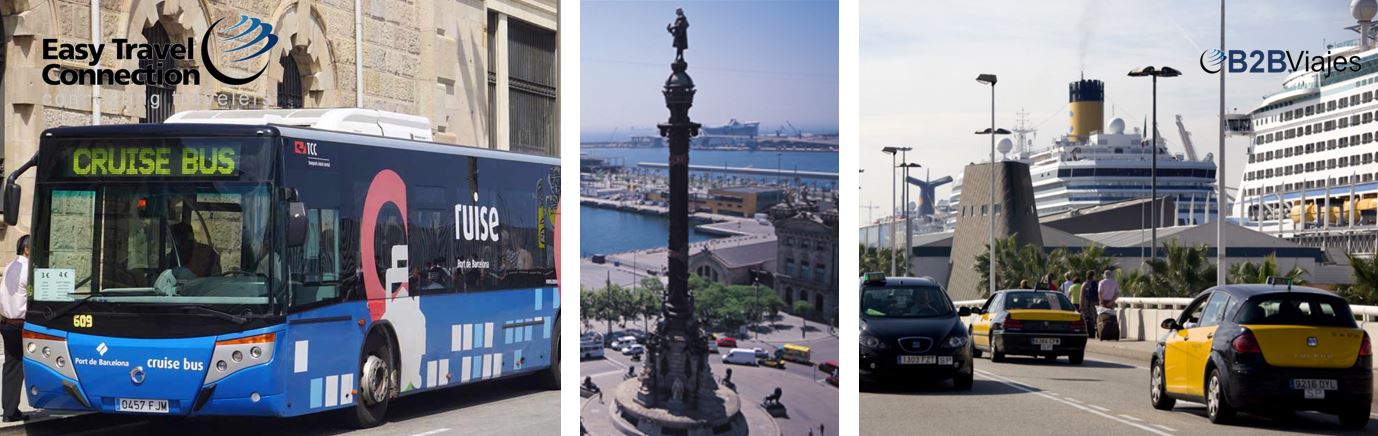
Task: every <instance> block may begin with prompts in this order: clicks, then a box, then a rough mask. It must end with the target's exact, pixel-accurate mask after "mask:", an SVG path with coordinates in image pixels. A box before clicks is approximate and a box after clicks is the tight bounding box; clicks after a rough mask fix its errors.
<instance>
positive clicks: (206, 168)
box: [63, 146, 239, 177]
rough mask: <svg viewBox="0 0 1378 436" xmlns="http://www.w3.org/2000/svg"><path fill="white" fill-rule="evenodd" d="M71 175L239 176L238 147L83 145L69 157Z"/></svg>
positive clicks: (69, 172) (68, 173) (73, 149)
mask: <svg viewBox="0 0 1378 436" xmlns="http://www.w3.org/2000/svg"><path fill="white" fill-rule="evenodd" d="M67 160H68V162H67V165H64V166H63V167H64V168H66V169H67V171H66V172H67V175H68V176H72V177H223V176H236V175H238V170H239V147H237V146H222V147H172V146H82V147H74V148H72V150H71V154H70V155H69V157H68V158H67Z"/></svg>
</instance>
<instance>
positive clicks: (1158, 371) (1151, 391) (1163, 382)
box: [1148, 360, 1177, 410]
mask: <svg viewBox="0 0 1378 436" xmlns="http://www.w3.org/2000/svg"><path fill="white" fill-rule="evenodd" d="M1152 366H1153V370H1152V371H1151V372H1150V374H1152V375H1150V376H1149V379H1148V400H1149V402H1151V403H1152V404H1153V408H1154V409H1158V410H1172V406H1174V405H1176V404H1177V399H1176V398H1172V397H1169V396H1167V378H1166V375H1164V374H1163V363H1162V362H1159V361H1157V360H1154V361H1153V365H1152Z"/></svg>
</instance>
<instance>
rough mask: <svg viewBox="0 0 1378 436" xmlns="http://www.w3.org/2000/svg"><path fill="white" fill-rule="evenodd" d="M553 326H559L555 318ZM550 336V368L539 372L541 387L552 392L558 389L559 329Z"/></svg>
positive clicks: (557, 319)
mask: <svg viewBox="0 0 1378 436" xmlns="http://www.w3.org/2000/svg"><path fill="white" fill-rule="evenodd" d="M555 325H556V326H559V325H560V319H559V318H555ZM554 330H555V331H554V332H553V333H552V334H551V340H550V367H549V368H546V369H545V370H544V371H541V375H540V382H541V387H544V388H546V389H552V390H559V389H560V329H559V328H556V329H554Z"/></svg>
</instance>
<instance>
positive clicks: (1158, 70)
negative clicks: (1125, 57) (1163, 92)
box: [1129, 66, 1224, 268]
mask: <svg viewBox="0 0 1378 436" xmlns="http://www.w3.org/2000/svg"><path fill="white" fill-rule="evenodd" d="M1221 74H1222V75H1223V74H1224V73H1223V72H1222V73H1221ZM1180 75H1182V72H1181V71H1177V70H1176V69H1173V68H1172V67H1167V66H1164V67H1153V66H1147V67H1143V68H1137V69H1134V70H1132V71H1130V72H1129V77H1152V78H1153V127H1151V129H1153V144H1152V145H1153V147H1152V150H1151V151H1150V155H1151V156H1152V162H1153V163H1152V164H1150V168H1151V169H1150V170H1149V173H1150V174H1149V187H1148V189H1149V197H1150V198H1151V199H1150V201H1149V202H1148V211H1149V218H1148V226H1149V229H1150V230H1149V232H1150V233H1149V234H1150V237H1149V248H1150V250H1151V251H1150V253H1151V254H1152V257H1151V259H1155V260H1156V259H1158V214H1159V213H1161V211H1160V210H1159V209H1158V78H1159V77H1177V76H1180ZM1217 171H1219V168H1217ZM1173 204H1174V206H1173V207H1174V208H1175V207H1176V206H1175V204H1176V203H1175V202H1174V203H1173ZM1175 214H1176V213H1175V212H1174V215H1175ZM1219 267H1221V266H1217V268H1219Z"/></svg>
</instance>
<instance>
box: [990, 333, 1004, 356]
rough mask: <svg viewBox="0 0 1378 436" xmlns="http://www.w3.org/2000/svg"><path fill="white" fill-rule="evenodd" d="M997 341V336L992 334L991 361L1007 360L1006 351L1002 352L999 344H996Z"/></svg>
mask: <svg viewBox="0 0 1378 436" xmlns="http://www.w3.org/2000/svg"><path fill="white" fill-rule="evenodd" d="M996 343H997V342H996V340H995V336H993V335H992V336H991V338H990V361H991V362H1004V361H1005V353H1002V352H1000V348H999V347H997V346H995V344H996Z"/></svg>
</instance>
